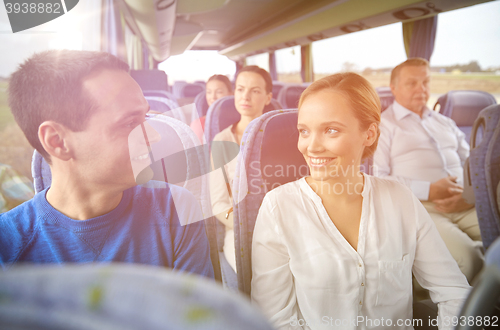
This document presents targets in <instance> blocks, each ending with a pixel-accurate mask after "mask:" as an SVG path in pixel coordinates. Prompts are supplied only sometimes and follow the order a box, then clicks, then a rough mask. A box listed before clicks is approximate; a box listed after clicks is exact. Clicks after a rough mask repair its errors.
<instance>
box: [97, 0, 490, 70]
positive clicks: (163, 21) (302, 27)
mask: <svg viewBox="0 0 500 330" xmlns="http://www.w3.org/2000/svg"><path fill="white" fill-rule="evenodd" d="M488 1H491V0H430V1H420V0H316V1H311V0H203V1H200V0H104V2H107V3H109V4H113V6H114V8H113V9H114V10H115V11H116V13H117V15H118V16H117V18H116V17H115V19H114V20H111V21H110V22H111V23H112V24H117V23H116V22H118V25H122V26H124V25H125V24H123V23H124V22H126V25H127V28H128V29H130V30H131V31H132V33H133V34H134V35H135V36H136V37H138V38H139V39H140V40H141V42H142V45H143V46H144V47H146V48H147V50H148V52H149V55H150V56H151V57H152V58H153V59H154V60H155V61H156V62H161V61H164V60H165V59H167V58H168V57H169V56H172V55H176V54H182V53H183V52H184V51H186V50H217V51H219V53H220V54H222V55H226V56H228V57H229V58H231V59H232V60H235V61H241V60H243V59H244V58H245V57H247V56H251V55H256V54H260V53H266V52H273V51H275V50H278V49H282V48H287V47H292V46H297V45H301V46H303V45H307V44H310V43H311V42H313V41H317V40H321V39H326V38H331V37H335V36H339V35H343V34H347V33H352V32H357V31H361V30H365V29H370V28H373V27H378V26H383V25H387V24H391V23H396V22H411V21H415V20H420V19H424V18H428V17H432V16H435V15H437V14H439V13H441V12H445V11H450V10H455V9H459V8H463V7H467V6H471V5H475V4H478V3H483V2H488ZM108 22H109V21H108ZM105 23H106V21H105ZM120 23H122V24H120ZM119 27H120V26H119ZM114 30H118V31H121V29H114ZM122 33H123V32H122ZM118 39H120V38H118ZM122 39H123V40H125V39H126V38H122ZM127 48H128V45H127Z"/></svg>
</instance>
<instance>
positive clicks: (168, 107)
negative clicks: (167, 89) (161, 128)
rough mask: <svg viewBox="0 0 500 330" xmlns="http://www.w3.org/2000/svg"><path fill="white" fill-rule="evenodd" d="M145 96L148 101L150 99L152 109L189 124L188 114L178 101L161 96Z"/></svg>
mask: <svg viewBox="0 0 500 330" xmlns="http://www.w3.org/2000/svg"><path fill="white" fill-rule="evenodd" d="M145 98H146V101H148V103H149V106H150V107H151V110H155V111H158V112H161V113H163V114H164V115H166V116H169V117H172V118H175V119H177V120H180V121H182V122H183V123H185V124H189V123H188V119H187V117H186V114H185V113H184V111H183V110H182V108H181V107H179V105H178V104H177V102H175V101H173V100H170V99H168V98H165V97H159V96H145Z"/></svg>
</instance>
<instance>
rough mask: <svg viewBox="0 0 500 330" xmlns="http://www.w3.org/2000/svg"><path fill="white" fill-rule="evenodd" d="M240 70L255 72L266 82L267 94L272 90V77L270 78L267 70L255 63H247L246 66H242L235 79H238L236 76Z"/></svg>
mask: <svg viewBox="0 0 500 330" xmlns="http://www.w3.org/2000/svg"><path fill="white" fill-rule="evenodd" d="M242 72H253V73H257V74H258V75H260V76H261V77H262V78H264V81H265V82H266V93H267V94H269V93H271V92H272V91H273V79H272V78H271V75H270V74H269V72H267V71H266V70H264V69H262V68H260V67H258V66H256V65H248V66H244V67H243V68H242V69H241V70H240V71H239V72H238V74H237V75H236V79H238V76H239V75H240V73H242Z"/></svg>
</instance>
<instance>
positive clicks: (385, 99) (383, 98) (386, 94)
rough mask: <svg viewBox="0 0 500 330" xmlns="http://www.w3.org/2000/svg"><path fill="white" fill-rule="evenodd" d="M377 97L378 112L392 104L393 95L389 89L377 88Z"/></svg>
mask: <svg viewBox="0 0 500 330" xmlns="http://www.w3.org/2000/svg"><path fill="white" fill-rule="evenodd" d="M375 90H376V91H377V94H378V97H379V98H380V111H381V112H382V111H384V110H385V109H387V108H388V107H389V106H390V105H391V104H392V103H393V102H394V95H393V94H392V91H391V88H390V87H377V88H376V89H375Z"/></svg>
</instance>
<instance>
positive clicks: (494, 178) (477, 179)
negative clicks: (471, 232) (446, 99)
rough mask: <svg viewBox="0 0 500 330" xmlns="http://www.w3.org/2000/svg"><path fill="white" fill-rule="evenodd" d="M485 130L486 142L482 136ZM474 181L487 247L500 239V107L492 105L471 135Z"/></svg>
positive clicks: (472, 178) (471, 163) (476, 122)
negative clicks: (498, 200)
mask: <svg viewBox="0 0 500 330" xmlns="http://www.w3.org/2000/svg"><path fill="white" fill-rule="evenodd" d="M480 130H482V140H481V141H478V139H477V138H478V135H479V134H478V133H479V131H480ZM469 166H470V170H469V172H470V181H471V184H472V187H473V189H474V195H475V199H476V212H477V218H478V222H479V227H480V229H481V237H482V239H483V245H484V247H485V248H486V249H487V248H488V246H490V244H491V243H492V242H493V241H494V240H495V239H496V238H497V237H498V236H500V210H499V209H498V205H497V198H498V196H497V187H498V185H499V183H500V105H491V106H489V107H487V108H486V109H484V110H482V111H481V112H480V113H479V116H478V117H477V119H476V121H475V123H474V127H473V129H472V135H471V152H470V157H469Z"/></svg>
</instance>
